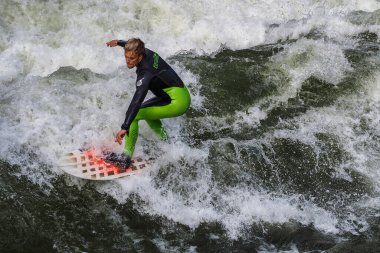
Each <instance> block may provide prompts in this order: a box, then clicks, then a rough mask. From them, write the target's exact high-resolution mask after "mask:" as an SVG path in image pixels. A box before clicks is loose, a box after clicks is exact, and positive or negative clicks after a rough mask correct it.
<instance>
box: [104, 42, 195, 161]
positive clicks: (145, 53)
mask: <svg viewBox="0 0 380 253" xmlns="http://www.w3.org/2000/svg"><path fill="white" fill-rule="evenodd" d="M106 44H107V46H108V47H115V46H121V47H123V48H124V56H125V61H126V63H127V66H128V68H129V69H133V68H134V67H136V74H137V79H136V91H135V94H134V95H133V98H132V101H131V103H130V105H129V107H128V110H127V112H126V114H125V120H124V123H123V124H122V125H121V130H120V131H119V132H118V133H117V135H116V138H115V142H118V143H119V144H120V145H121V144H122V139H123V138H124V153H122V154H120V155H116V154H114V153H110V154H109V155H108V156H106V160H108V161H109V162H111V163H112V162H113V163H116V164H118V165H119V166H120V165H123V166H122V167H128V166H129V164H130V159H131V157H132V155H133V152H134V150H135V144H136V141H137V137H138V130H139V126H138V123H139V121H140V120H145V121H146V122H147V123H148V126H149V127H150V128H151V129H152V130H153V132H154V133H156V135H157V136H158V137H159V138H160V139H161V140H166V139H167V138H168V136H167V133H166V131H165V129H164V127H163V126H162V122H161V119H163V118H171V117H177V116H180V115H182V114H184V113H185V112H186V111H187V109H188V108H189V106H190V94H189V92H188V90H187V88H186V86H185V85H184V83H183V82H182V80H181V78H180V77H179V76H178V75H177V73H176V72H175V71H174V70H173V69H172V68H171V67H170V66H169V65H168V64H167V63H166V62H165V61H164V60H163V59H162V58H161V57H160V56H159V55H158V54H157V53H156V52H153V51H152V50H149V49H148V48H145V44H144V42H143V41H142V40H140V39H138V38H131V39H129V40H128V41H124V40H111V41H109V42H107V43H106ZM148 91H151V92H152V93H153V94H154V95H155V97H153V98H151V99H149V100H147V101H145V102H144V99H145V97H146V95H147V93H148Z"/></svg>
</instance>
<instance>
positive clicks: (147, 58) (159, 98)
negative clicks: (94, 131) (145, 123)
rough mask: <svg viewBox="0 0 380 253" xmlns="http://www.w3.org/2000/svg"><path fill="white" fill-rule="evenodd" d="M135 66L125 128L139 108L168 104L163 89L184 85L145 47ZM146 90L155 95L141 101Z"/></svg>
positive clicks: (172, 71)
mask: <svg viewBox="0 0 380 253" xmlns="http://www.w3.org/2000/svg"><path fill="white" fill-rule="evenodd" d="M117 44H118V45H119V46H121V47H124V46H125V44H126V41H122V40H119V41H118V43H117ZM136 68H137V69H136V74H137V79H136V92H135V94H134V96H133V98H132V101H131V104H130V105H129V107H128V110H127V112H126V115H125V120H124V123H123V125H122V126H121V128H122V129H125V130H129V127H130V125H131V123H132V121H133V120H134V118H135V117H136V115H137V113H138V111H139V109H140V108H145V107H150V106H164V105H168V104H170V102H171V98H170V96H169V95H168V94H167V93H166V92H165V91H164V89H166V88H170V87H179V88H182V87H184V83H183V82H182V80H181V78H180V77H179V76H178V75H177V73H176V72H175V71H174V70H173V69H172V68H171V67H170V66H169V65H168V64H167V63H166V62H165V61H164V60H163V59H162V58H161V57H160V56H159V55H158V54H157V53H155V52H153V51H152V50H149V49H147V48H146V49H145V52H144V56H143V59H142V60H141V62H140V63H139V64H138V65H137V66H136ZM148 90H150V91H151V92H152V93H153V94H154V95H155V96H156V97H154V98H152V99H149V100H148V101H146V102H145V103H143V101H144V99H145V97H146V95H147V93H148Z"/></svg>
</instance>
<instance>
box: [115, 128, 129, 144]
mask: <svg viewBox="0 0 380 253" xmlns="http://www.w3.org/2000/svg"><path fill="white" fill-rule="evenodd" d="M126 133H127V130H124V129H121V130H120V131H119V132H118V133H117V135H116V138H115V142H117V143H119V144H120V145H121V142H122V140H123V138H124V136H125V134H126Z"/></svg>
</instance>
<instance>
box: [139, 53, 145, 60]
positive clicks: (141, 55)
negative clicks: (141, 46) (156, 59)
mask: <svg viewBox="0 0 380 253" xmlns="http://www.w3.org/2000/svg"><path fill="white" fill-rule="evenodd" d="M143 57H144V54H140V55H139V62H140V61H142V59H143Z"/></svg>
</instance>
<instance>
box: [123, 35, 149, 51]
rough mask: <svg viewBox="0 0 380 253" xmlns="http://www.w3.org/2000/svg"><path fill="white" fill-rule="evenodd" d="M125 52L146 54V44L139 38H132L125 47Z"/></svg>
mask: <svg viewBox="0 0 380 253" xmlns="http://www.w3.org/2000/svg"><path fill="white" fill-rule="evenodd" d="M124 49H125V51H133V52H135V53H136V54H137V55H140V54H144V53H145V43H144V42H143V41H142V40H140V39H139V38H131V39H129V40H128V41H127V43H126V44H125V46H124Z"/></svg>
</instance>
